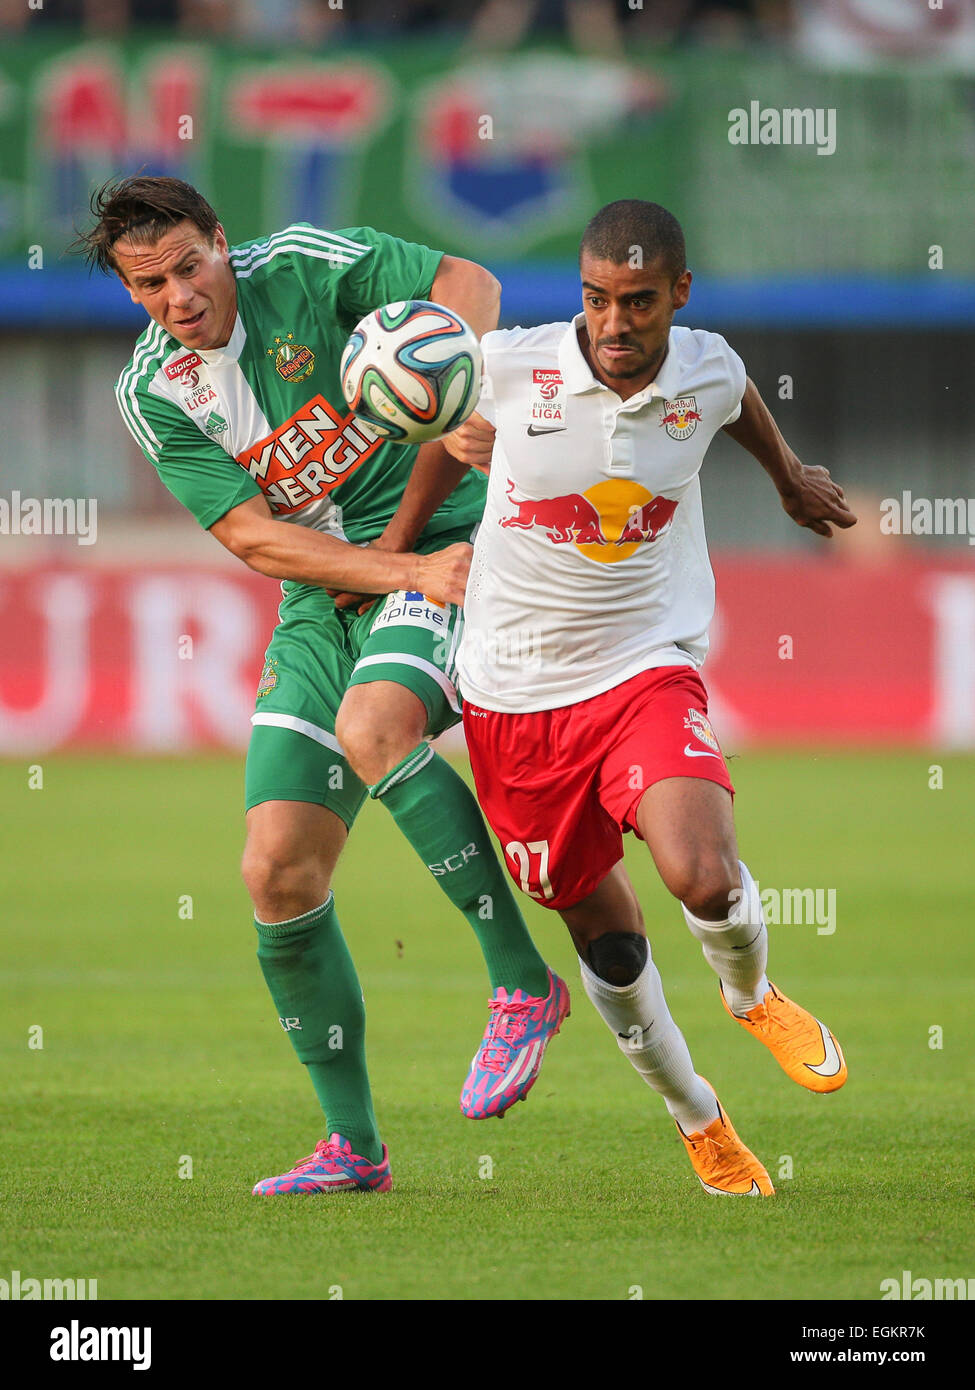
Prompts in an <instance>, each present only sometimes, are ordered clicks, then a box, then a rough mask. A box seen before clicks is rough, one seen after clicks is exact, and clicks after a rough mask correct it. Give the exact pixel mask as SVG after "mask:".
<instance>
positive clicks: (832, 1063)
mask: <svg viewBox="0 0 975 1390" xmlns="http://www.w3.org/2000/svg"><path fill="white" fill-rule="evenodd" d="M816 1024H817V1026H818V1028H819V1031H820V1033H822V1035H823V1051H824V1052H825V1053H826V1056H825V1057H824V1058H823V1060H822V1061H821V1062H820V1063H819V1065H818V1066H815V1067H814V1066H812V1065H811V1064H810V1063H809V1062H807V1063H806V1066H807V1067H809V1070H810V1071H814V1072H815V1073H816V1075H817V1076H835V1075H836V1074H837V1072H838V1071H839V1069H840V1067H841V1065H842V1063H841V1062H840V1055H839V1053H838V1052H837V1050H836V1044H835V1043H834V1041H833V1035H832V1033H831V1032H830V1031H829V1029H828V1028H827V1027H825V1026H824V1025H823V1024H822V1023H820V1022H819V1019H818V1018H817V1019H816Z"/></svg>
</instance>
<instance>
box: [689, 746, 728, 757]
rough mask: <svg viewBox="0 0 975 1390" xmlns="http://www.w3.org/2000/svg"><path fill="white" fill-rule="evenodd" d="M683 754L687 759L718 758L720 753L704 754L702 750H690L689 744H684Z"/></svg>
mask: <svg viewBox="0 0 975 1390" xmlns="http://www.w3.org/2000/svg"><path fill="white" fill-rule="evenodd" d="M684 752H685V753H686V754H687V756H688V757H689V758H720V757H721V754H720V753H705V751H704V749H703V748H692V747H691V745H690V744H689V743H685V744H684Z"/></svg>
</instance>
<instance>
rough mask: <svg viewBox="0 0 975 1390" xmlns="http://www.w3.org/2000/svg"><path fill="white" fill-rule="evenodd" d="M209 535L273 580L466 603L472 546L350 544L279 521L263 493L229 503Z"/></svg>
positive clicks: (252, 567)
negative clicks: (420, 548) (401, 550)
mask: <svg viewBox="0 0 975 1390" xmlns="http://www.w3.org/2000/svg"><path fill="white" fill-rule="evenodd" d="M210 533H211V535H213V536H215V537H216V539H217V540H218V541H219V542H220V544H221V545H223V546H226V548H227V549H228V550H229V551H231V553H232V554H234V555H236V556H237V558H238V559H239V560H243V562H244V564H245V565H247V566H248V568H250V569H252V570H256V571H257V572H258V574H266V575H268V576H269V577H270V578H272V579H291V580H295V581H296V582H298V583H300V584H320V585H322V587H323V588H328V587H331V588H337V589H347V590H350V591H361V592H363V593H374V594H391V593H394V592H395V591H396V590H397V589H417V590H420V591H421V592H422V593H425V594H429V596H430V597H431V598H432V599H435V600H437V601H438V602H442V603H443V602H445V603H463V602H464V591H465V588H466V585H467V575H468V572H469V570H470V562H471V553H472V551H471V547H470V546H469V545H450V546H447V547H446V548H445V549H444V550H440V551H437V552H436V553H435V554H433V555H412V554H393V553H390V552H389V551H384V550H379V549H376V548H372V547H367V546H366V547H364V546H357V545H350V544H349V542H348V541H341V540H339V539H338V537H337V536H327V535H324V534H323V533H322V532H320V531H313V530H311V529H308V528H306V527H301V526H289V525H288V523H287V522H284V521H275V519H274V517H273V516H272V515H271V510H270V508H269V507H268V505H267V502H266V501H265V500H264V498H263V497H251V498H249V499H248V500H247V501H246V502H241V503H240V505H239V506H236V507H231V509H230V511H229V512H225V513H224V515H223V516H222V517H221V518H220V520H219V521H217V522H214V524H213V525H212V526H211V527H210Z"/></svg>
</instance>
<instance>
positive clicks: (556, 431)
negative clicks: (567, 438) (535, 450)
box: [528, 425, 566, 435]
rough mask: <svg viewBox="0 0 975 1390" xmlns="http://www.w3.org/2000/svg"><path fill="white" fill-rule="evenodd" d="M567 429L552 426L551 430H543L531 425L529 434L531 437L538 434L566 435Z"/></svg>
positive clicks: (563, 426)
mask: <svg viewBox="0 0 975 1390" xmlns="http://www.w3.org/2000/svg"><path fill="white" fill-rule="evenodd" d="M565 429H566V427H565V425H552V426H551V427H550V428H549V429H542V430H538V429H536V428H535V426H534V425H529V426H528V433H529V434H531V435H536V434H564V433H565Z"/></svg>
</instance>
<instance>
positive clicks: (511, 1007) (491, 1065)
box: [481, 999, 532, 1072]
mask: <svg viewBox="0 0 975 1390" xmlns="http://www.w3.org/2000/svg"><path fill="white" fill-rule="evenodd" d="M531 1007H532V1006H531V1004H528V1003H521V1002H519V1003H514V1004H513V1003H512V1002H511V1000H510V999H509V1000H502V999H492V1000H491V1001H490V1003H489V1008H490V1009H491V1019H490V1022H489V1023H488V1034H487V1037H486V1038H485V1039H484V1042H483V1044H482V1046H481V1066H482V1067H483V1068H484V1070H485V1071H493V1072H500V1071H503V1070H504V1065H505V1062H506V1061H507V1058H508V1055H509V1054H510V1053H511V1051H512V1050H513V1049H514V1048H515V1047H517V1045H518V1043H519V1042H520V1041H521V1039H522V1038H523V1037H524V1036H525V1029H526V1028H527V1027H528V1019H527V1018H526V1017H525V1015H526V1014H528V1013H529V1012H530V1011H531Z"/></svg>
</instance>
